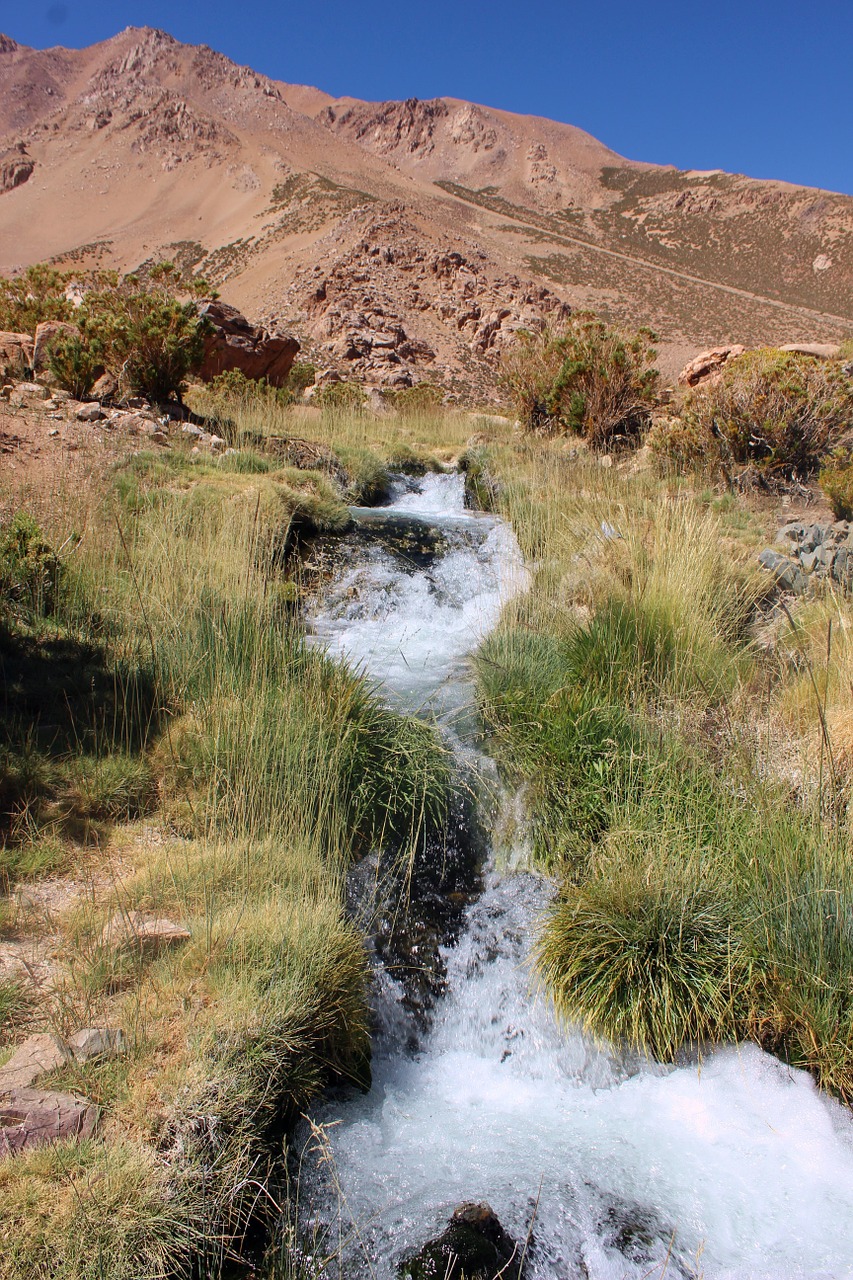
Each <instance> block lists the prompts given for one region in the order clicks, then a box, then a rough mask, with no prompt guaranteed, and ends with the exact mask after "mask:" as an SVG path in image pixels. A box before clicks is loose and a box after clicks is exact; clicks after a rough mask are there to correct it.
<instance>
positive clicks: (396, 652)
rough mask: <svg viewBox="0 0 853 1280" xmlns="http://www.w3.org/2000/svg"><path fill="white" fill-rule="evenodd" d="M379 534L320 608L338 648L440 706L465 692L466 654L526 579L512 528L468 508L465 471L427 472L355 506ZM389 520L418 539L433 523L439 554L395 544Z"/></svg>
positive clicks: (392, 686)
mask: <svg viewBox="0 0 853 1280" xmlns="http://www.w3.org/2000/svg"><path fill="white" fill-rule="evenodd" d="M355 516H356V520H357V521H359V520H361V521H363V522H364V523H365V527H366V528H368V529H369V530H370V531H371V533H373V534H377V535H378V536H377V537H376V540H375V541H371V542H370V543H368V545H367V546H366V547H365V546H362V547H360V548H359V550H358V553H357V554H356V556H355V558H354V560H353V561H352V562H351V563H350V564H349V565H348V566H347V568H346V569H345V571H344V572H343V573H342V574H341V576H340V577H339V578H338V579H337V580H336V581H335V582H334V583H333V584H332V585H331V587H330V588H329V590H328V592H327V593H326V596H325V599H324V603H323V609H322V611H321V612H318V613H317V614H315V616H314V617H313V618H312V620H311V621H312V623H313V628H314V631H315V633H316V635H317V637H318V638H319V639H321V640H322V641H323V643H324V644H325V645H326V646H327V647H328V649H329V651H330V652H331V653H335V654H337V655H339V656H343V657H347V658H349V659H351V660H352V661H354V662H355V663H356V664H357V665H358V666H359V667H361V668H362V669H363V670H364V671H365V672H366V673H367V674H368V675H369V676H371V677H372V678H373V679H374V680H376V681H378V682H380V683H381V684H382V686H383V689H384V690H385V692H386V695H387V696H388V697H389V698H390V699H391V700H392V701H394V702H396V703H398V704H401V705H403V706H405V707H407V708H409V709H412V710H416V709H427V708H429V709H431V710H433V711H436V712H438V713H441V712H445V711H447V710H448V709H453V707H454V705H455V704H457V703H458V702H459V701H460V699H461V698H464V696H466V693H465V682H466V679H467V665H466V661H465V659H466V658H467V656H468V655H469V654H470V653H471V652H472V650H473V649H475V648H476V646H477V644H478V642H479V641H480V640H481V639H482V637H483V636H484V635H486V634H487V633H488V632H489V631H490V630H491V629H492V627H493V626H494V625H495V623H496V622H497V619H498V615H499V614H500V611H501V607H502V605H503V603H504V601H505V600H507V599H508V598H509V597H510V595H512V594H513V592H515V591H517V590H518V588H519V586H520V585H521V584H522V583H523V581H524V567H523V563H522V559H521V554H520V552H519V549H518V544H517V543H516V541H515V538H514V537H513V535H512V531H511V530H510V529H509V528H508V526H507V525H506V524H504V523H503V522H502V521H499V520H495V519H494V518H493V517H491V516H486V515H482V514H480V513H478V512H472V511H467V510H466V509H465V499H464V477H463V476H462V475H459V474H456V473H454V474H452V475H428V476H425V477H424V479H423V480H422V481H421V482H420V483H419V486H418V490H410V489H408V488H406V489H404V490H403V492H402V493H401V494H400V495H399V497H397V499H396V500H395V501H394V502H392V503H391V505H390V506H387V507H382V508H379V509H378V510H377V511H367V510H364V509H356V510H355ZM383 527H384V528H386V529H387V528H393V531H394V533H395V535H396V536H397V538H398V542H399V534H400V531H401V530H402V531H403V533H404V534H405V531H406V529H407V528H408V529H409V530H410V532H411V534H412V536H413V538H414V539H415V540H416V541H417V540H418V539H419V538H422V537H423V536H424V535H428V534H429V533H430V532H431V531H432V530H436V531H437V532H438V534H439V535H440V540H441V548H440V554H439V555H437V556H435V558H432V557H430V559H431V563H430V564H429V565H428V567H427V568H425V569H421V570H420V571H419V570H418V566H417V561H414V560H411V559H409V558H407V556H406V552H405V543H404V545H403V548H402V550H401V549H400V547H399V545H397V546H396V547H395V549H390V548H389V545H388V544H387V543H383V541H382V539H381V531H382V529H383Z"/></svg>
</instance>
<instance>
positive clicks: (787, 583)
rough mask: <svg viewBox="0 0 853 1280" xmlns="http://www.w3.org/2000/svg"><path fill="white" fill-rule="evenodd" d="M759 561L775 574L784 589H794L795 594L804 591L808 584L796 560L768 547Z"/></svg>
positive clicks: (764, 567)
mask: <svg viewBox="0 0 853 1280" xmlns="http://www.w3.org/2000/svg"><path fill="white" fill-rule="evenodd" d="M758 563H759V564H760V565H761V567H762V568H763V569H767V570H768V571H769V572H770V573H772V574H773V577H774V578H775V579H776V582H777V584H778V585H779V586H780V587H781V588H782V590H783V591H793V592H794V594H795V595H802V594H803V593H804V591H805V589H806V586H807V583H806V579H805V575H804V574H803V572H802V571H801V569H800V567H799V565H798V564H797V563H796V562H795V561H794V560H789V559H788V557H787V556H783V555H780V554H779V552H778V551H774V550H773V549H772V547H767V548H766V549H765V550H764V551H762V552H761V555H760V556H759V557H758Z"/></svg>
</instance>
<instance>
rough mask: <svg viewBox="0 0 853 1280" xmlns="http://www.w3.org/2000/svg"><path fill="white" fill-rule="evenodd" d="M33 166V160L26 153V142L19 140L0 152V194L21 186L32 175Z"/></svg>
mask: <svg viewBox="0 0 853 1280" xmlns="http://www.w3.org/2000/svg"><path fill="white" fill-rule="evenodd" d="M35 167H36V165H35V161H34V160H33V159H31V158H30V156H29V155H28V154H27V147H26V143H23V142H19V143H17V145H16V146H14V147H10V148H9V149H8V150H7V151H2V152H0V195H5V194H6V192H7V191H14V190H15V188H16V187H22V186H23V185H24V183H25V182H27V181H28V180H29V179H30V178H31V177H32V173H33V170H34V169H35Z"/></svg>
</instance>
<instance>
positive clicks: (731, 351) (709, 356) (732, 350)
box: [678, 343, 746, 387]
mask: <svg viewBox="0 0 853 1280" xmlns="http://www.w3.org/2000/svg"><path fill="white" fill-rule="evenodd" d="M745 350H746V347H743V346H741V345H740V343H734V344H732V345H731V346H727V347H712V348H711V349H710V350H709V351H703V352H702V353H701V355H698V356H696V357H695V359H693V360H691V361H690V363H689V364H686V365H685V366H684V368H683V369H682V370H681V373H680V374H679V375H678V382H679V385H680V386H682V387H695V386H696V385H697V383H699V382H703V381H704V380H705V379H706V378H710V377H712V376H713V375H714V374H715V373H719V371H720V369H722V367H723V365H724V364H727V363H728V361H729V360H731V359H732V358H733V357H734V356H740V355H743V353H744V351H745Z"/></svg>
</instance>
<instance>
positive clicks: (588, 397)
mask: <svg viewBox="0 0 853 1280" xmlns="http://www.w3.org/2000/svg"><path fill="white" fill-rule="evenodd" d="M656 340H657V339H656V335H655V334H654V333H653V332H652V331H651V330H650V329H638V330H637V332H636V333H634V334H626V333H623V332H621V331H620V330H618V329H616V328H613V327H612V326H610V325H607V324H605V323H604V321H602V320H599V319H597V318H596V317H595V316H594V315H593V314H592V313H591V312H586V311H581V312H576V313H575V314H574V315H573V316H572V317H571V319H570V320H568V321H567V323H566V324H565V326H564V327H563V328H562V329H560V330H553V329H546V330H545V331H544V332H543V333H541V334H536V335H527V336H523V337H522V339H521V342H520V344H519V345H518V346H517V347H516V348H515V350H514V351H512V352H511V353H510V354H509V355H508V356H507V357H506V359H505V360H504V363H503V367H502V371H501V380H500V381H501V386H502V388H503V390H504V391H505V393H506V394H507V395H508V396H509V398H510V400H511V402H512V404H513V406H514V408H515V411H516V413H517V415H518V417H519V420H520V422H521V424H522V426H523V427H524V429H525V430H527V431H540V432H545V433H551V432H572V433H574V434H576V435H580V436H583V437H584V438H585V439H586V440H588V441H589V442H590V444H592V445H593V446H594V447H597V448H606V447H609V446H610V445H611V444H612V443H613V442H614V441H615V440H617V439H619V438H632V437H636V436H638V435H639V434H640V433H641V432H642V431H644V430H645V429H646V427H647V426H648V423H649V419H650V415H651V412H652V410H653V408H654V406H655V405H656V403H657V387H658V381H659V376H660V375H659V374H658V371H657V369H656V368H655V367H654V361H655V360H656V359H657V352H656V350H655V348H654V346H653V344H654V342H655V341H656Z"/></svg>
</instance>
